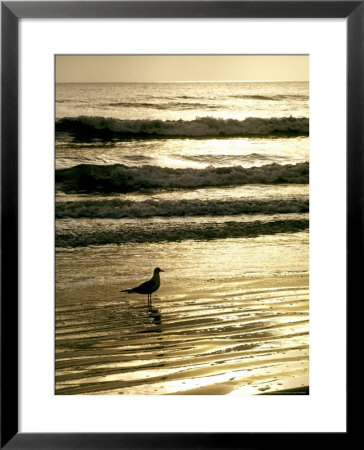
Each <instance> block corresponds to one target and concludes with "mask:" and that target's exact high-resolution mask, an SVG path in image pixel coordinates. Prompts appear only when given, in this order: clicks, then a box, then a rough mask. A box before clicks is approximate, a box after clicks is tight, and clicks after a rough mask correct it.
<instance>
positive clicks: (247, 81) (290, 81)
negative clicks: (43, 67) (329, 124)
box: [56, 80, 309, 84]
mask: <svg viewBox="0 0 364 450" xmlns="http://www.w3.org/2000/svg"><path fill="white" fill-rule="evenodd" d="M76 83H78V84H81V83H84V84H96V83H104V84H105V83H129V84H145V83H150V84H153V83H155V84H158V83H159V84H161V83H309V80H184V81H181V80H168V81H56V84H76Z"/></svg>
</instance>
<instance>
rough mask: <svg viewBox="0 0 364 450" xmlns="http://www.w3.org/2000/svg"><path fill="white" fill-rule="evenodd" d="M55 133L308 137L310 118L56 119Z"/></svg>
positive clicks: (123, 136) (144, 136)
mask: <svg viewBox="0 0 364 450" xmlns="http://www.w3.org/2000/svg"><path fill="white" fill-rule="evenodd" d="M56 132H58V133H59V132H64V133H68V134H70V135H72V136H74V137H76V138H77V139H79V140H84V141H89V140H92V139H97V138H102V139H155V138H158V139H162V138H163V139H167V138H209V137H215V138H216V137H220V138H223V137H244V136H251V137H253V136H286V137H291V136H300V135H304V136H307V135H308V134H309V119H308V118H307V117H301V118H296V117H280V118H277V117H273V118H270V119H266V118H260V117H249V118H247V119H245V120H237V119H218V118H214V117H197V118H196V119H195V120H148V119H143V120H142V119H141V120H119V119H114V118H111V117H99V116H98V117H94V116H90V117H88V116H79V117H65V118H62V119H58V120H56Z"/></svg>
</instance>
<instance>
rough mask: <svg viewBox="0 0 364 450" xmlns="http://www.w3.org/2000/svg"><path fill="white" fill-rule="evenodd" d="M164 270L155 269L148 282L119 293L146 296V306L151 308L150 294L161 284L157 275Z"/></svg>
mask: <svg viewBox="0 0 364 450" xmlns="http://www.w3.org/2000/svg"><path fill="white" fill-rule="evenodd" d="M160 272H164V270H162V269H160V268H159V267H156V268H155V269H154V272H153V276H152V278H151V279H150V280H149V281H145V282H144V283H142V284H140V285H139V286H137V287H135V288H131V289H124V290H122V291H120V292H127V293H128V294H134V293H135V294H148V306H149V307H151V306H152V293H153V292H155V291H156V290H158V289H159V286H160V284H161V280H160V276H159V273H160Z"/></svg>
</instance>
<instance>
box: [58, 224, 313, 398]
mask: <svg viewBox="0 0 364 450" xmlns="http://www.w3.org/2000/svg"><path fill="white" fill-rule="evenodd" d="M307 244H308V232H300V233H294V234H281V235H274V236H262V237H257V238H249V239H245V238H244V239H243V238H242V239H224V240H215V241H211V242H199V241H183V242H173V243H158V244H125V245H121V246H117V245H109V246H100V247H90V246H89V247H86V248H76V249H57V252H56V264H57V271H56V276H57V279H56V290H57V295H56V330H55V331H56V385H55V386H56V394H60V395H62V394H120V395H121V394H133V395H135V394H138V395H140V394H225V395H226V394H231V395H250V394H262V393H272V392H277V391H278V392H279V391H280V390H283V389H290V388H296V390H297V391H300V389H303V387H304V386H308V384H309V383H308V358H309V354H308V319H309V315H308V245H307ZM156 266H160V267H161V268H162V269H164V271H165V272H164V273H162V274H161V279H162V282H161V287H160V289H159V290H158V291H157V292H156V293H155V294H153V307H152V308H151V309H150V310H148V308H147V299H146V296H145V295H144V296H143V295H139V294H131V295H129V294H127V293H120V292H119V291H120V289H126V288H128V287H132V286H135V285H136V284H138V283H139V282H140V281H144V280H146V279H148V278H149V277H150V275H151V272H152V270H153V268H154V267H156ZM70 274H72V275H73V276H72V282H71V283H70V279H71V277H70Z"/></svg>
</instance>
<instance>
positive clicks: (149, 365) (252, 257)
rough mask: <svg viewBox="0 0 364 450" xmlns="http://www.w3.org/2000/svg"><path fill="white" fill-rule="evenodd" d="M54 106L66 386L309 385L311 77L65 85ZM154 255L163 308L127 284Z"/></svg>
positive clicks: (195, 389)
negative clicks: (150, 303)
mask: <svg viewBox="0 0 364 450" xmlns="http://www.w3.org/2000/svg"><path fill="white" fill-rule="evenodd" d="M55 113H56V121H55V135H56V140H55V171H56V173H55V183H56V184H55V202H56V209H55V211H56V229H55V233H56V236H55V242H56V305H55V306H56V315H55V324H56V338H55V339H56V341H55V351H56V355H55V358H56V373H55V393H56V394H61V395H66V394H117V395H122V394H133V395H144V394H190V395H195V394H225V395H227V394H231V395H251V394H253V395H255V394H261V393H276V392H280V391H283V390H285V391H286V390H287V389H294V390H295V392H296V393H301V391H300V389H301V390H302V393H307V390H308V385H309V383H308V373H309V367H308V360H309V359H308V355H309V333H308V324H309V301H308V300H309V296H308V293H309V292H308V287H309V284H308V280H309V265H308V250H309V85H308V83H306V82H216V83H215V82H198V83H195V82H189V83H94V84H92V83H79V84H76V83H75V84H72V83H64V84H62V83H59V84H56V108H55ZM155 267H161V268H162V269H163V270H164V273H161V286H160V288H159V290H158V291H157V292H155V293H154V294H153V308H151V309H148V308H147V299H146V295H140V294H128V293H125V292H124V293H122V292H120V290H123V289H127V288H130V287H134V286H137V285H138V284H140V283H141V282H142V281H145V280H147V279H149V278H150V277H151V276H152V273H153V269H154V268H155Z"/></svg>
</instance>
